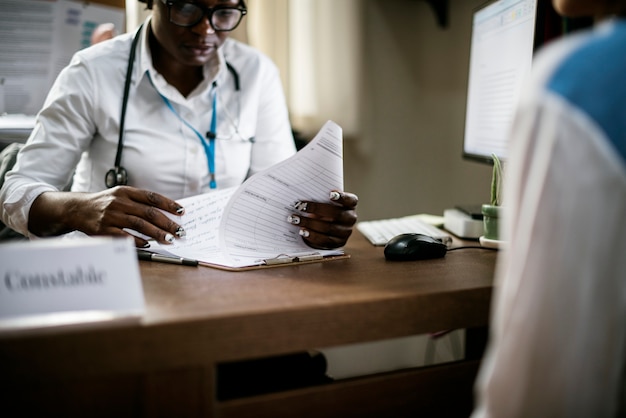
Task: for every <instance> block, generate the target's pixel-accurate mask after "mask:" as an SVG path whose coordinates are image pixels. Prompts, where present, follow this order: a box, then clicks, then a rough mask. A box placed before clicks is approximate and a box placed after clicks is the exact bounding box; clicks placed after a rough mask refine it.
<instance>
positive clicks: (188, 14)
mask: <svg viewBox="0 0 626 418" xmlns="http://www.w3.org/2000/svg"><path fill="white" fill-rule="evenodd" d="M161 1H162V2H163V4H165V5H166V6H167V9H168V13H169V19H170V22H171V23H173V24H175V25H177V26H183V27H186V28H189V27H192V26H195V25H197V24H198V23H200V21H201V20H202V19H204V17H205V16H207V17H208V18H209V22H210V23H211V27H213V29H214V30H215V31H216V32H228V31H231V30H233V29H235V28H236V27H237V26H238V25H239V23H240V22H241V19H242V18H243V17H244V16H245V14H246V13H248V10H247V9H246V5H245V3H244V2H243V1H241V2H240V3H239V6H237V7H230V6H217V7H204V6H201V5H199V4H196V3H190V2H186V1H175V0H161Z"/></svg>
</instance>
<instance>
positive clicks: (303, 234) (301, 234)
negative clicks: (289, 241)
mask: <svg viewBox="0 0 626 418" xmlns="http://www.w3.org/2000/svg"><path fill="white" fill-rule="evenodd" d="M298 234H300V236H301V237H304V238H308V236H309V235H311V234H310V233H309V231H307V230H306V229H301V230H300V231H299V232H298Z"/></svg>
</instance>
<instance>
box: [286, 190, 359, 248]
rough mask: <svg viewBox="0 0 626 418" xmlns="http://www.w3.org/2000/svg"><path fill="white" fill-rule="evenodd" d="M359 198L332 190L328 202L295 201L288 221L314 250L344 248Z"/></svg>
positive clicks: (353, 222) (354, 218) (353, 221)
mask: <svg viewBox="0 0 626 418" xmlns="http://www.w3.org/2000/svg"><path fill="white" fill-rule="evenodd" d="M358 200H359V199H358V197H357V196H356V195H354V194H352V193H347V192H340V191H337V190H333V191H331V192H330V201H329V203H322V202H311V201H298V202H296V203H295V204H294V209H295V211H294V213H293V214H291V215H290V216H289V218H288V222H290V223H291V224H293V225H298V226H299V227H300V236H301V237H302V239H303V240H304V242H305V243H306V244H307V245H308V246H310V247H313V248H319V249H332V248H339V247H343V246H344V245H345V244H346V242H347V241H348V238H349V237H350V235H351V234H352V227H353V226H354V224H355V223H356V220H357V215H356V205H357V203H358Z"/></svg>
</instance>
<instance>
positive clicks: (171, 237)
mask: <svg viewBox="0 0 626 418" xmlns="http://www.w3.org/2000/svg"><path fill="white" fill-rule="evenodd" d="M165 241H167V242H169V243H170V244H171V243H173V242H174V235H172V234H170V233H168V234H166V235H165Z"/></svg>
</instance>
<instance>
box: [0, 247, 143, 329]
mask: <svg viewBox="0 0 626 418" xmlns="http://www.w3.org/2000/svg"><path fill="white" fill-rule="evenodd" d="M0 277H1V281H0V332H3V331H7V330H12V329H14V328H16V327H19V325H28V326H39V327H45V326H49V325H51V324H54V325H67V321H72V322H93V321H94V320H97V319H99V320H110V319H113V318H127V317H131V316H132V317H139V316H141V315H142V314H143V312H144V297H143V289H142V284H141V277H140V275H139V266H138V262H137V254H136V250H135V247H134V242H133V240H131V239H120V238H81V239H73V240H64V239H61V238H54V239H42V240H37V241H30V242H22V243H11V244H3V245H1V246H0ZM61 322H63V323H61Z"/></svg>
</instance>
